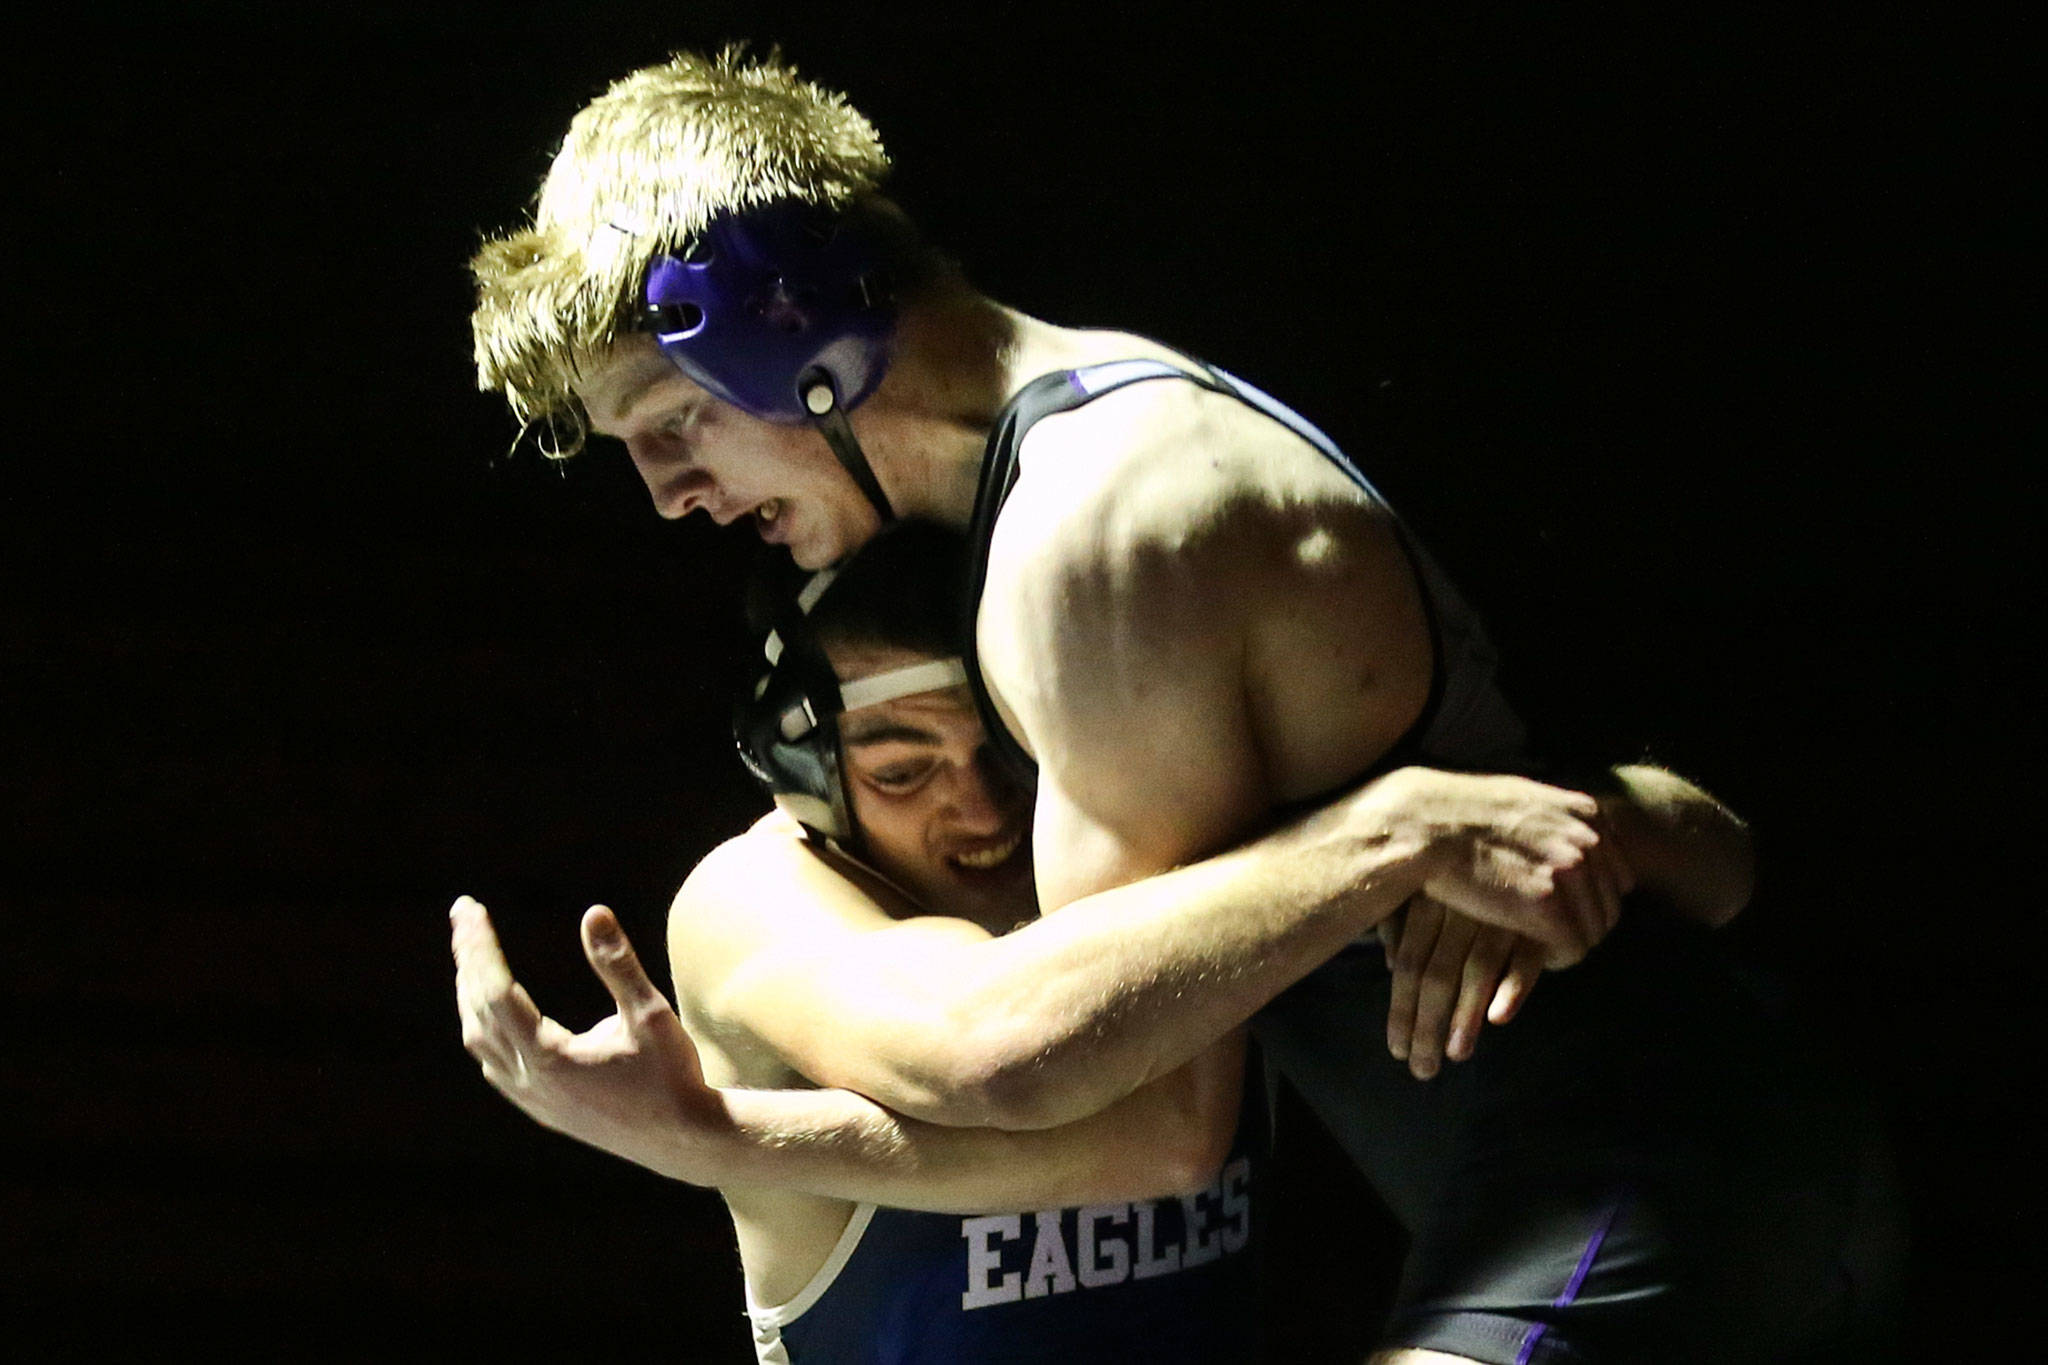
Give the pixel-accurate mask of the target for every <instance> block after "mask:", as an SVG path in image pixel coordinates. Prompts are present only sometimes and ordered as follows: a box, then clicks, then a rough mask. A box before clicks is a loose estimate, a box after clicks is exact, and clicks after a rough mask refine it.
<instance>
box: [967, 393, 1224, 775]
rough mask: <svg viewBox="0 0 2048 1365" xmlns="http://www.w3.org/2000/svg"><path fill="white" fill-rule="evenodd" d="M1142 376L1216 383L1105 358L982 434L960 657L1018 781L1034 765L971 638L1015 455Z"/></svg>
mask: <svg viewBox="0 0 2048 1365" xmlns="http://www.w3.org/2000/svg"><path fill="white" fill-rule="evenodd" d="M1147 379H1185V380H1188V381H1189V382H1191V383H1195V384H1200V385H1202V387H1204V388H1212V389H1219V390H1220V389H1221V388H1222V385H1220V384H1219V383H1217V382H1216V381H1215V380H1214V379H1213V378H1210V377H1208V376H1206V375H1198V374H1193V373H1190V372H1189V371H1187V370H1184V369H1181V368H1179V367H1178V366H1174V365H1169V364H1167V363H1165V362H1164V361H1160V360H1112V361H1108V362H1106V363H1104V364H1101V365H1089V366H1085V367H1083V368H1081V369H1078V370H1054V371H1052V372H1051V373H1050V374H1042V375H1040V376H1038V378H1036V379H1034V380H1032V381H1030V382H1029V383H1027V384H1026V385H1025V386H1024V387H1023V388H1021V389H1019V390H1017V393H1016V395H1015V396H1014V397H1012V398H1011V399H1010V401H1009V402H1008V403H1007V404H1006V405H1004V407H1003V410H1002V412H1001V413H999V414H998V415H997V417H996V421H995V425H994V426H993V427H991V428H990V429H989V433H988V445H987V447H986V448H985V450H984V451H983V453H982V460H981V482H980V486H979V487H978V488H977V489H976V492H975V496H974V515H973V517H972V518H971V519H970V520H969V522H968V527H967V537H968V539H967V546H968V550H967V553H968V562H969V568H968V582H967V598H966V612H967V620H966V622H965V623H964V627H965V628H964V631H963V639H964V641H965V643H964V644H963V645H962V647H961V651H960V652H961V658H962V659H963V660H964V661H965V663H966V665H967V686H968V690H969V691H971V692H972V693H973V694H974V706H975V709H976V710H977V711H979V712H980V713H981V719H982V726H983V728H984V729H985V730H986V731H987V733H988V742H989V745H990V747H991V748H993V749H994V750H995V752H996V754H997V756H998V757H999V758H1000V759H1001V760H1002V761H1003V763H1004V764H1005V766H1007V767H1009V768H1010V769H1011V770H1012V771H1014V772H1016V773H1017V774H1018V775H1019V776H1021V777H1025V778H1027V779H1028V778H1030V777H1033V776H1035V774H1036V773H1037V770H1038V765H1037V764H1036V763H1034V762H1033V761H1032V758H1031V755H1030V754H1028V753H1026V752H1025V751H1024V746H1023V745H1021V744H1019V743H1018V742H1017V737H1016V736H1015V735H1013V734H1011V733H1010V727H1009V726H1007V725H1005V724H1004V723H1003V718H1002V716H1001V715H1000V714H999V713H998V712H997V711H996V707H995V700H994V699H993V698H992V697H990V696H989V694H988V685H987V683H985V682H984V681H983V680H982V676H981V651H980V650H979V648H978V647H977V644H976V639H975V623H976V621H977V619H978V618H979V616H980V614H981V593H982V589H983V588H984V587H986V586H987V585H988V548H989V541H990V539H991V538H992V537H993V536H994V535H995V530H996V518H997V517H998V516H1000V515H1002V510H1003V504H1004V503H1005V502H1006V501H1008V500H1009V497H1010V490H1011V489H1012V488H1014V487H1015V486H1016V483H1017V452H1018V451H1019V450H1021V449H1022V448H1023V445H1024V436H1025V434H1026V433H1027V432H1029V431H1030V430H1031V428H1032V427H1034V426H1036V425H1037V424H1038V423H1039V422H1041V421H1042V420H1044V419H1045V418H1047V417H1051V416H1052V415H1054V414H1055V413H1061V412H1070V411H1072V410H1073V409H1075V408H1078V407H1080V406H1082V405H1083V404H1085V403H1089V402H1092V401H1093V400H1095V399H1097V398H1100V397H1101V396H1102V395H1103V394H1105V393H1109V392H1111V391H1112V390H1115V389H1120V388H1123V387H1124V386H1125V385H1126V384H1136V383H1139V382H1141V381H1143V380H1147Z"/></svg>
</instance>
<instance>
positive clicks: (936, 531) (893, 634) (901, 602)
mask: <svg viewBox="0 0 2048 1365" xmlns="http://www.w3.org/2000/svg"><path fill="white" fill-rule="evenodd" d="M810 625H811V631H812V634H813V635H814V637H815V638H816V639H817V641H818V643H819V645H820V646H822V647H824V648H827V649H829V648H831V647H833V646H835V645H888V646H893V647H895V648H898V649H905V650H910V651H912V652H914V653H918V654H929V655H931V656H932V657H934V658H945V657H947V656H949V655H954V654H958V653H960V652H961V650H962V649H963V648H964V646H965V645H966V643H967V641H966V631H967V629H968V618H967V537H966V536H964V535H962V534H961V533H960V532H958V531H956V530H954V529H952V528H951V527H948V526H941V525H939V524H938V523H936V522H930V521H898V522H892V523H890V524H889V525H888V526H886V527H884V528H883V529H882V531H881V532H880V533H879V534H877V535H876V536H875V538H874V539H872V540H870V541H869V542H868V543H867V544H866V545H864V546H862V547H861V549H860V550H859V552H858V553H856V554H855V555H854V556H853V557H852V558H851V559H849V560H847V561H846V562H845V563H844V564H843V565H841V566H840V569H839V573H838V575H837V576H836V577H834V578H833V580H832V585H831V586H830V587H829V588H827V589H826V590H825V593H824V596H822V597H820V598H819V599H818V602H817V605H816V606H814V607H812V608H811V613H810Z"/></svg>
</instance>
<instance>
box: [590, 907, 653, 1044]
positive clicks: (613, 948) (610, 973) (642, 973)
mask: <svg viewBox="0 0 2048 1365" xmlns="http://www.w3.org/2000/svg"><path fill="white" fill-rule="evenodd" d="M583 956H584V957H586V958H588V959H589V960H590V969H591V970H592V971H594V972H596V973H597V979H598V980H600V981H602V982H603V983H604V988H605V989H606V990H608V991H610V992H611V994H612V999H613V1000H614V1001H615V1002H617V1004H618V1007H619V1013H620V1014H622V1015H625V1016H626V1017H627V1018H628V1019H631V1018H633V1017H635V1016H636V1015H638V1014H640V1013H642V1012H644V1011H645V1010H647V1009H649V1008H650V1007H659V1008H663V1009H666V1008H667V1007H668V998H667V997H666V996H664V995H662V993H661V992H660V991H658V990H656V989H655V988H654V983H653V982H652V981H650V980H648V979H647V971H646V969H645V968H643V967H642V966H641V965H640V956H639V954H637V953H635V952H634V951H633V945H632V944H631V943H630V942H628V941H627V939H626V931H625V930H624V929H621V928H620V927H619V919H618V916H616V915H614V914H613V913H612V912H611V911H610V910H609V909H608V908H607V907H605V906H602V905H593V906H591V907H590V909H588V910H586V911H584V912H583Z"/></svg>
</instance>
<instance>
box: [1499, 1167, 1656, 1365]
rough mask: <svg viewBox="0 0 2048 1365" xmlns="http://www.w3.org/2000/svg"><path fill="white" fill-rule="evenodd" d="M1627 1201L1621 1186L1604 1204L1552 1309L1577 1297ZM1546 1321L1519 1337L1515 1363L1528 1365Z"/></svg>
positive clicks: (1535, 1325)
mask: <svg viewBox="0 0 2048 1365" xmlns="http://www.w3.org/2000/svg"><path fill="white" fill-rule="evenodd" d="M1627 1202H1628V1189H1627V1187H1626V1186H1624V1187H1623V1188H1622V1189H1621V1190H1620V1191H1619V1192H1618V1193H1617V1194H1616V1195H1615V1196H1614V1199H1613V1201H1612V1202H1610V1203H1609V1204H1608V1205H1607V1211H1606V1212H1605V1213H1603V1214H1601V1215H1600V1224H1599V1226H1598V1227H1595V1228H1594V1229H1593V1235H1592V1236H1591V1237H1590V1238H1588V1239H1587V1240H1586V1249H1585V1250H1584V1251H1583V1252H1581V1253H1579V1264H1578V1266H1577V1268H1576V1269H1574V1270H1573V1271H1572V1277H1571V1278H1570V1279H1569V1280H1566V1281H1565V1285H1564V1292H1563V1293H1562V1294H1559V1295H1558V1296H1557V1297H1556V1298H1555V1299H1553V1300H1551V1304H1550V1306H1551V1307H1552V1308H1569V1307H1571V1304H1572V1301H1573V1300H1574V1299H1576V1298H1578V1296H1579V1287H1580V1286H1581V1285H1583V1284H1585V1282H1586V1275H1587V1273H1588V1272H1590V1271H1591V1270H1592V1269H1593V1258H1594V1257H1595V1256H1598V1255H1599V1254H1600V1244H1601V1243H1602V1242H1604V1241H1606V1240H1607V1234H1608V1233H1609V1232H1610V1231H1611V1230H1612V1229H1613V1227H1614V1220H1615V1219H1616V1218H1617V1217H1619V1216H1620V1215H1621V1206H1622V1205H1623V1204H1625V1203H1627ZM1548 1330H1549V1328H1548V1326H1547V1324H1544V1323H1540V1322H1536V1323H1531V1324H1530V1325H1529V1330H1528V1331H1527V1332H1525V1333H1524V1334H1523V1336H1522V1349H1521V1350H1519V1351H1517V1352H1516V1353H1515V1365H1529V1357H1530V1356H1531V1355H1532V1354H1533V1353H1534V1352H1535V1350H1536V1343H1537V1342H1539V1341H1541V1340H1543V1334H1544V1332H1546V1331H1548Z"/></svg>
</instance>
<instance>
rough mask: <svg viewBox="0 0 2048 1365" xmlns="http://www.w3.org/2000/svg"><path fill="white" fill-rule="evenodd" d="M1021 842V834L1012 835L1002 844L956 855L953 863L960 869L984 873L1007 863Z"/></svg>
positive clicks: (1022, 837) (1022, 838) (1022, 839)
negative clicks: (969, 868)
mask: <svg viewBox="0 0 2048 1365" xmlns="http://www.w3.org/2000/svg"><path fill="white" fill-rule="evenodd" d="M1023 842H1024V836H1023V835H1022V834H1016V835H1012V836H1011V837H1010V838H1008V839H1005V840H1003V842H1002V843H1000V844H994V845H991V846H990V847H988V848H983V849H976V850H975V851H973V852H971V853H956V854H954V855H953V861H954V862H956V863H958V864H960V866H962V867H971V868H974V869H975V870H976V871H978V872H986V871H987V870H988V869H990V868H992V867H1001V866H1002V865H1003V864H1004V863H1006V862H1008V861H1009V859H1010V855H1011V854H1012V853H1015V852H1016V851H1017V845H1019V844H1021V843H1023Z"/></svg>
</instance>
